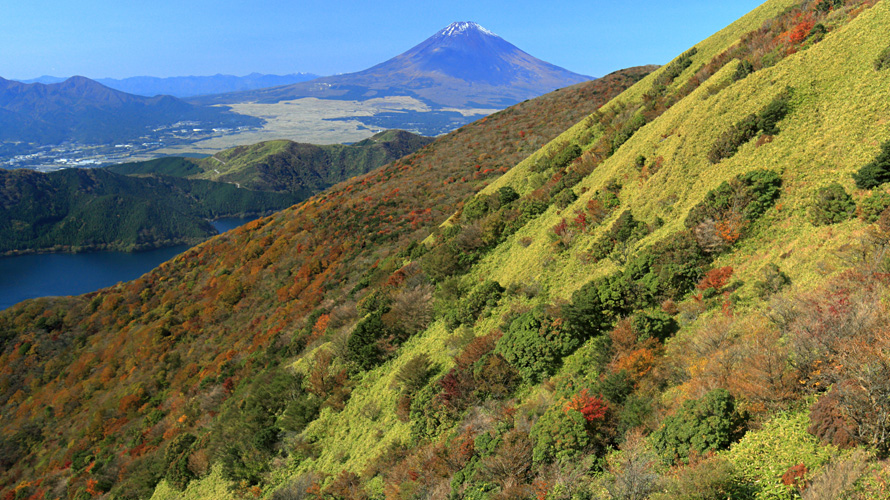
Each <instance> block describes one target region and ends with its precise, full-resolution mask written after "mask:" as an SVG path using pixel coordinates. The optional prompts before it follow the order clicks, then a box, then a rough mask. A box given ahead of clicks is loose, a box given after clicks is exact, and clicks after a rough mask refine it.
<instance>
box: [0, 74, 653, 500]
mask: <svg viewBox="0 0 890 500" xmlns="http://www.w3.org/2000/svg"><path fill="white" fill-rule="evenodd" d="M651 70H652V68H651V67H650V68H636V69H631V70H626V71H622V72H618V73H615V74H613V75H609V76H607V77H604V78H602V79H599V80H596V81H594V82H588V83H585V84H581V85H578V86H574V87H572V88H568V89H563V90H560V91H558V92H554V93H552V94H549V95H547V96H543V97H541V98H538V99H534V100H531V101H528V102H525V103H522V104H520V105H517V106H515V107H513V108H510V109H508V110H505V111H503V112H500V113H496V114H494V115H492V116H490V117H488V118H486V119H484V120H480V121H479V122H476V123H473V124H470V125H467V126H466V127H463V128H462V129H460V130H458V131H455V132H453V133H451V134H448V135H447V136H445V137H442V138H440V139H438V140H437V141H436V142H434V143H432V144H430V145H429V146H427V147H426V148H424V149H423V150H421V151H420V152H418V153H416V154H414V155H410V156H408V157H406V158H403V159H401V160H399V161H397V162H394V163H391V164H389V165H387V166H385V167H383V168H381V169H378V170H376V171H374V172H371V173H369V174H367V175H364V176H360V177H358V178H355V179H352V180H350V181H347V182H344V183H341V184H339V185H337V186H334V187H333V188H332V189H330V190H328V191H326V192H325V193H323V194H321V195H318V196H315V197H313V198H311V199H310V200H307V201H306V202H304V203H301V204H299V205H297V206H295V207H292V208H291V209H288V210H285V211H283V212H281V213H278V214H276V215H274V216H271V217H267V218H265V219H260V220H257V221H254V222H252V223H250V224H248V225H246V226H244V227H242V228H239V229H237V230H234V231H230V232H229V233H227V234H226V235H224V236H222V237H219V238H215V239H213V240H211V241H209V242H207V243H206V244H202V245H199V246H198V247H196V248H194V249H192V250H190V251H189V252H186V254H184V255H182V256H180V257H178V258H177V259H174V260H173V261H171V262H168V263H166V264H164V265H162V266H161V267H159V268H158V269H157V270H155V271H153V272H152V273H149V274H147V275H146V276H144V277H143V278H141V279H140V280H136V281H134V282H130V283H128V284H124V285H120V286H118V287H113V288H109V289H106V290H103V291H100V292H97V293H95V294H90V295H88V296H82V297H74V298H65V299H45V300H35V301H28V302H24V303H22V304H20V305H17V306H14V307H13V308H11V309H9V310H7V311H5V312H4V313H3V314H2V315H0V351H2V360H0V366H2V368H0V370H3V371H2V376H0V394H2V398H0V399H2V408H3V410H2V412H3V413H2V415H3V417H2V418H3V419H4V420H3V422H4V425H3V434H2V441H0V460H2V463H0V465H2V467H0V470H2V471H3V473H2V474H3V475H2V480H0V484H2V485H3V488H4V489H3V494H6V493H8V492H10V491H12V490H13V489H16V490H17V491H18V492H20V493H19V494H21V495H32V494H37V495H44V494H49V495H50V496H51V497H54V496H62V497H78V496H83V495H88V494H92V493H91V492H94V493H96V494H97V495H101V493H100V492H109V493H108V495H109V496H113V497H115V498H147V497H149V496H151V494H152V492H153V490H154V488H155V486H156V485H157V483H158V482H159V481H160V480H161V479H163V478H164V477H165V476H167V474H168V469H170V464H171V463H173V462H175V463H176V464H178V465H175V466H174V468H177V470H179V471H180V472H182V473H183V474H184V475H180V476H177V477H178V479H176V480H175V484H174V486H173V487H174V488H182V487H183V486H184V484H185V482H188V479H192V478H197V477H201V478H204V477H206V478H208V479H207V482H205V483H202V488H204V487H207V488H211V486H209V484H210V482H212V481H214V480H218V481H219V480H221V481H224V483H225V485H224V486H223V488H226V489H227V488H228V487H229V485H231V484H232V483H231V482H230V481H231V477H232V476H231V474H232V471H233V470H235V469H237V470H239V471H240V472H238V474H239V475H240V474H244V475H246V476H249V477H250V479H246V480H245V481H246V483H245V485H244V487H245V488H249V487H254V486H257V485H265V486H266V487H267V488H271V487H272V485H277V484H279V483H280V482H281V481H282V480H283V479H284V478H285V477H286V475H285V476H280V477H279V478H278V479H272V478H271V477H269V476H268V474H269V473H270V472H271V468H272V466H273V461H275V460H276V458H275V457H276V456H278V453H279V452H278V451H275V450H276V449H279V444H277V443H278V442H279V441H280V440H279V438H278V436H277V431H274V430H273V429H272V427H270V425H269V424H271V423H272V422H271V421H270V420H269V417H270V415H271V414H280V415H284V413H288V415H290V417H288V418H289V420H288V421H289V422H290V423H289V424H287V425H288V426H289V428H291V429H294V430H292V431H289V432H296V429H300V428H302V427H305V425H306V423H308V422H309V421H311V420H313V419H314V417H315V415H317V413H318V412H319V411H321V412H323V413H326V412H329V411H332V410H335V409H342V408H343V407H344V405H345V404H346V403H347V401H348V400H349V394H350V392H351V390H352V388H353V387H354V386H355V384H356V383H357V382H358V380H360V377H361V375H360V373H359V372H352V371H351V369H348V368H347V365H346V364H344V362H343V360H341V359H340V358H333V357H330V358H327V361H325V359H326V358H325V357H324V356H322V357H321V358H315V357H313V360H317V361H318V362H319V363H318V364H317V365H316V366H317V367H318V372H317V377H316V379H314V380H315V382H313V385H312V387H311V389H310V390H308V391H307V390H305V389H303V385H302V384H301V383H299V380H298V379H299V378H300V376H297V375H294V374H293V373H292V372H290V371H288V370H286V369H284V367H286V366H287V365H289V364H290V363H291V362H292V361H293V359H294V357H295V356H298V355H300V353H302V352H304V350H305V352H307V353H308V352H312V351H314V349H315V347H316V346H318V345H319V344H320V343H323V342H326V339H328V338H329V337H330V336H331V335H334V336H338V337H343V335H345V334H348V333H349V331H350V330H351V328H352V326H353V325H355V323H356V321H357V319H358V314H359V313H358V310H357V309H356V303H357V301H360V300H361V301H364V298H365V296H366V295H368V291H369V290H371V289H372V288H373V287H375V286H378V285H379V284H380V283H383V282H386V281H388V280H389V276H390V275H391V274H392V272H393V271H395V270H397V269H398V268H399V267H400V266H401V264H402V262H403V261H404V259H405V258H408V257H410V256H411V255H416V254H417V252H418V251H421V250H420V247H418V245H417V243H416V242H417V241H419V240H420V239H422V238H424V237H426V236H427V235H428V234H429V232H430V231H431V230H432V229H434V228H435V227H437V226H438V225H439V224H440V223H441V222H442V221H443V220H444V219H445V218H446V217H447V216H449V215H450V214H452V213H454V211H455V210H456V209H457V208H458V207H459V206H460V203H461V202H462V200H464V199H465V198H466V197H467V196H469V195H471V194H472V193H474V192H476V191H478V190H479V189H481V188H482V187H483V186H485V185H486V184H487V183H489V182H491V181H492V180H493V179H496V178H497V177H498V176H500V175H501V174H502V173H503V172H504V171H506V170H507V169H508V168H509V167H508V166H510V165H514V164H516V163H517V162H519V161H520V160H521V159H522V158H524V157H525V156H527V155H528V154H530V153H532V152H534V151H535V150H537V149H538V148H539V147H541V145H543V144H546V143H547V142H549V141H550V140H552V139H553V138H554V137H556V135H558V134H559V133H560V132H562V131H563V130H565V129H566V128H567V127H569V126H571V125H572V124H573V123H576V122H577V121H578V120H580V119H582V118H583V117H584V116H586V115H588V114H590V113H591V112H593V111H595V110H596V109H597V108H598V107H599V106H600V105H602V104H604V103H606V102H608V101H609V100H610V99H612V98H613V97H614V96H616V95H618V94H619V93H621V92H622V91H623V90H624V89H626V88H627V87H629V86H631V85H632V84H633V83H635V82H637V81H639V79H640V78H642V77H643V76H645V75H646V74H648V72H649V71H651ZM412 243H413V244H412ZM410 275H413V273H406V274H405V278H406V279H407V281H406V282H407V283H411V284H412V286H414V285H417V284H418V283H416V282H415V280H416V277H415V278H409V276H410ZM419 286H420V288H418V289H417V290H414V291H412V292H411V293H410V294H407V295H405V296H404V297H403V300H402V302H401V303H402V305H403V307H404V308H406V309H405V310H406V311H407V310H412V311H414V312H415V313H416V315H415V316H414V319H413V320H411V321H410V322H406V323H405V324H406V325H413V326H410V327H408V326H406V328H414V329H422V328H423V326H424V324H425V322H426V321H427V318H428V314H429V308H428V300H429V285H423V283H419ZM368 300H370V299H368ZM415 306H416V307H415ZM387 321H389V318H387ZM335 332H340V333H335ZM307 380H308V379H307ZM279 391H285V392H288V393H289V394H291V395H290V396H287V397H286V398H281V397H278V396H274V397H273V398H272V400H269V401H274V403H272V404H271V406H270V405H269V404H267V403H268V402H267V401H265V396H266V395H269V394H272V393H273V392H274V393H275V394H280V392H279ZM290 391H296V392H290ZM248 394H253V395H255V396H257V397H248ZM245 398H247V399H249V400H250V402H247V399H245ZM258 398H259V399H258ZM241 400H244V401H245V403H244V405H249V407H248V406H244V405H239V404H238V401H241ZM291 403H293V404H291ZM303 403H306V404H303ZM282 405H283V406H282ZM284 406H287V407H288V408H285V407H284ZM242 411H246V412H248V413H251V414H252V415H254V416H251V417H247V418H241V417H240V416H239V415H240V414H241V413H242ZM254 412H256V413H255V414H254ZM269 412H272V413H269ZM245 415H246V414H245ZM255 417H256V418H255ZM291 417H292V418H291ZM276 425H277V424H276ZM260 431H262V432H260ZM199 435H200V444H199V445H198V446H201V447H202V448H201V449H202V451H201V453H192V452H189V453H188V454H187V456H186V455H184V453H185V451H186V449H190V448H191V447H192V445H195V444H196V443H199V442H198V441H193V437H197V436H199ZM260 435H262V436H266V437H265V438H257V439H258V440H253V438H251V439H247V438H245V439H232V436H260ZM175 443H178V444H175ZM242 446H243V447H242ZM310 448H311V446H309V447H308V448H306V451H307V452H311V450H310ZM177 450H179V451H177ZM286 453H288V454H290V452H286ZM192 455H194V458H193V459H192V458H191V456H192ZM225 457H230V458H231V460H230V459H229V458H225ZM189 461H191V462H193V464H192V465H188V464H187V463H186V462H189ZM202 464H203V465H202ZM189 467H194V468H196V470H198V471H199V473H198V474H197V475H195V474H194V473H192V472H186V471H187V470H188V471H190V470H191V469H190V468H189ZM276 468H277V466H276ZM281 472H283V471H279V472H277V473H276V474H279V473H281ZM172 474H178V473H171V477H172ZM214 478H215V479H214ZM220 478H225V479H220ZM162 488H163V487H162ZM217 491H219V483H217ZM226 491H228V490H226ZM212 494H213V493H211V492H209V490H207V489H202V490H201V492H200V493H198V496H202V497H204V498H207V497H208V495H212Z"/></svg>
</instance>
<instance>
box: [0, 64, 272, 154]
mask: <svg viewBox="0 0 890 500" xmlns="http://www.w3.org/2000/svg"><path fill="white" fill-rule="evenodd" d="M180 121H196V122H200V123H202V124H206V125H208V126H215V125H216V126H229V127H231V126H239V125H260V124H261V123H262V121H261V120H259V119H257V118H252V117H248V116H242V115H237V114H235V113H231V112H229V111H226V110H223V109H220V108H211V107H205V106H195V105H193V104H189V103H186V102H184V101H181V100H179V99H176V98H174V97H170V96H157V97H151V98H147V97H141V96H135V95H131V94H126V93H124V92H119V91H117V90H113V89H110V88H108V87H105V86H104V85H102V84H100V83H98V82H95V81H93V80H90V79H88V78H84V77H81V76H75V77H71V78H69V79H67V80H65V81H64V82H61V83H55V84H48V85H44V84H41V83H33V84H24V83H19V82H14V81H10V80H4V79H2V78H0V141H9V142H19V141H22V142H33V143H40V144H54V143H59V142H62V141H80V142H86V143H98V144H103V143H113V142H115V141H118V140H124V139H136V138H139V137H141V136H142V135H144V134H145V133H146V132H149V131H151V129H153V128H155V127H159V126H165V125H172V124H174V123H176V122H180Z"/></svg>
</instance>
